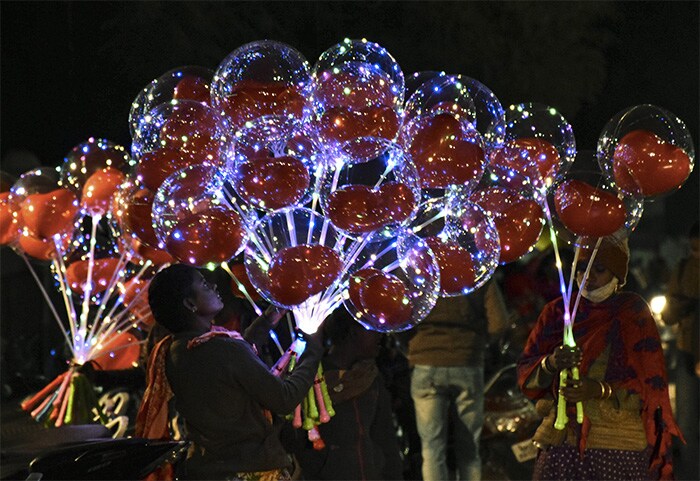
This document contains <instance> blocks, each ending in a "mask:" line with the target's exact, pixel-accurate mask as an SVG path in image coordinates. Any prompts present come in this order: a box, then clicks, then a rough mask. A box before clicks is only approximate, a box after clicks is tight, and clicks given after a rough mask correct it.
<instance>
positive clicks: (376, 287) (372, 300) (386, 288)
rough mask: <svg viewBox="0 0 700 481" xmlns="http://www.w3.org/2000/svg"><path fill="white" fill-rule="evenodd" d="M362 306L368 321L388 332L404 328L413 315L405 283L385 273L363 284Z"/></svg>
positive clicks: (371, 277)
mask: <svg viewBox="0 0 700 481" xmlns="http://www.w3.org/2000/svg"><path fill="white" fill-rule="evenodd" d="M360 305H361V306H362V313H363V314H364V315H365V317H366V318H367V320H369V321H370V322H371V323H372V324H375V325H376V326H377V327H380V328H384V329H388V330H394V329H398V328H400V327H403V326H404V325H405V324H406V322H408V321H409V320H410V319H411V314H412V313H413V303H412V302H411V300H410V299H409V298H408V296H407V295H406V286H404V283H403V282H401V280H400V279H399V278H398V277H396V276H395V275H393V274H387V273H384V272H381V273H379V274H376V275H373V276H370V277H368V278H367V279H366V280H365V281H364V282H363V283H362V284H361V286H360Z"/></svg>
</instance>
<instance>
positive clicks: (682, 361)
mask: <svg viewBox="0 0 700 481" xmlns="http://www.w3.org/2000/svg"><path fill="white" fill-rule="evenodd" d="M688 240H689V241H690V255H688V257H686V258H684V259H683V260H681V262H680V263H679V264H678V266H677V267H676V269H675V270H674V272H673V274H672V275H671V278H670V279H669V283H668V289H667V293H666V299H667V304H666V308H665V309H664V311H663V312H662V313H661V315H662V319H663V321H664V323H666V324H669V325H678V333H677V335H676V346H677V348H678V352H677V354H678V356H677V362H676V369H675V375H676V419H678V425H679V426H680V428H681V430H682V431H683V435H684V437H685V440H686V443H687V444H685V445H679V446H678V452H679V457H678V460H677V463H676V476H677V478H678V479H700V468H699V466H700V452H699V451H698V449H699V448H698V446H699V444H698V431H699V429H698V424H699V423H700V414H699V413H698V404H699V403H700V399H699V397H700V378H699V376H700V355H699V354H698V343H700V327H698V325H699V324H700V322H699V319H698V318H699V317H700V276H699V275H698V270H700V238H699V235H698V222H697V221H696V222H695V224H693V226H692V227H691V228H690V232H689V233H688Z"/></svg>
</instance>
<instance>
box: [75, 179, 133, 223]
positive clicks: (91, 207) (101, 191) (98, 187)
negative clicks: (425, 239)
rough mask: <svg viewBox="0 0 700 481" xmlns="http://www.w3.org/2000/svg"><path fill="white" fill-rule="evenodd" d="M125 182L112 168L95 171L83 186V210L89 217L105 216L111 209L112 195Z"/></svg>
mask: <svg viewBox="0 0 700 481" xmlns="http://www.w3.org/2000/svg"><path fill="white" fill-rule="evenodd" d="M125 180H126V177H125V176H124V174H123V173H122V172H121V171H120V170H117V169H114V168H112V167H105V168H104V169H101V170H96V171H95V172H94V173H93V174H92V175H91V176H90V177H88V179H87V181H86V182H85V185H84V186H83V195H82V197H81V205H82V207H83V209H85V210H86V211H87V212H88V213H89V214H90V215H105V214H106V213H107V212H108V211H109V209H110V207H112V198H113V196H114V194H115V193H116V191H117V189H118V188H119V186H120V185H121V184H122V183H123V182H124V181H125Z"/></svg>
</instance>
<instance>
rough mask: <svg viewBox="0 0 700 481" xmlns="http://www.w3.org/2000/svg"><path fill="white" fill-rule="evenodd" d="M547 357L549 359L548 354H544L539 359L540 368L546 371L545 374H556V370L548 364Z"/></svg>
mask: <svg viewBox="0 0 700 481" xmlns="http://www.w3.org/2000/svg"><path fill="white" fill-rule="evenodd" d="M547 359H549V356H545V357H543V358H542V360H541V361H540V367H541V368H542V370H543V371H544V372H546V373H547V374H556V372H555V371H554V369H552V368H551V367H550V366H549V363H548V362H547Z"/></svg>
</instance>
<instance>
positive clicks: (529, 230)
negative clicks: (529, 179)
mask: <svg viewBox="0 0 700 481" xmlns="http://www.w3.org/2000/svg"><path fill="white" fill-rule="evenodd" d="M469 200H470V201H471V202H474V203H476V204H477V205H478V206H480V207H481V208H482V209H484V211H485V212H486V214H487V215H489V216H490V217H491V218H493V221H494V223H495V225H496V230H497V231H498V239H499V241H500V245H501V255H500V259H499V262H500V263H501V264H507V263H509V262H513V261H516V260H518V259H519V258H520V257H522V256H523V255H525V254H527V253H528V252H530V251H531V250H532V249H533V248H534V246H535V244H536V243H537V240H538V239H539V237H540V234H541V232H542V227H543V226H544V212H543V211H542V207H541V206H540V205H539V204H538V203H537V202H536V201H535V200H534V199H533V198H532V197H531V196H530V197H528V196H526V195H524V194H523V193H521V192H518V191H515V190H512V189H508V188H505V187H500V186H493V187H485V188H483V189H479V190H477V191H475V192H473V193H472V194H471V195H470V196H469Z"/></svg>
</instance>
